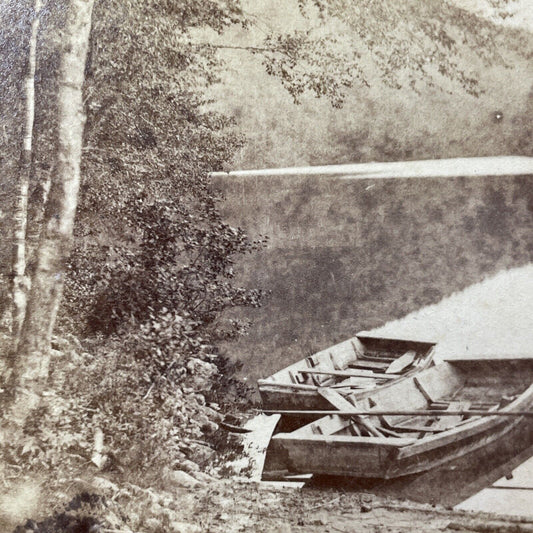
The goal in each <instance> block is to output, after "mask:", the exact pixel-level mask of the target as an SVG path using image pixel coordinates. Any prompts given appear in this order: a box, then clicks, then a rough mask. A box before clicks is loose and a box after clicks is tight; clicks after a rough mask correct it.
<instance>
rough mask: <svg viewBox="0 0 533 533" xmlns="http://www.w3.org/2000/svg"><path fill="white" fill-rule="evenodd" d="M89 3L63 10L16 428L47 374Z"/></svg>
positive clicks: (74, 193)
mask: <svg viewBox="0 0 533 533" xmlns="http://www.w3.org/2000/svg"><path fill="white" fill-rule="evenodd" d="M93 4H94V0H69V1H68V6H67V8H66V9H67V13H66V15H67V16H66V23H65V27H64V31H63V34H62V41H63V42H62V55H61V65H60V69H59V88H58V95H57V99H58V105H57V109H58V130H57V139H56V152H55V154H56V155H55V161H54V165H53V168H54V171H53V175H52V179H51V188H50V192H49V195H48V201H47V205H46V210H45V215H44V221H43V228H42V233H41V237H40V241H39V247H38V250H37V254H36V267H35V272H34V274H33V277H32V283H31V290H30V293H29V298H28V305H27V311H26V317H25V320H24V323H23V326H22V330H21V335H20V341H19V345H18V350H17V354H16V360H15V364H14V368H13V375H12V383H13V385H14V386H15V387H16V392H15V395H14V400H13V404H12V410H11V413H12V418H13V419H14V421H15V422H16V423H17V424H18V425H19V426H20V425H22V424H23V422H24V420H25V418H26V417H27V415H28V414H29V412H30V411H31V409H33V408H34V407H36V406H37V405H38V403H39V400H40V393H41V391H42V387H43V385H44V383H45V381H46V377H47V376H48V366H49V361H50V342H51V336H52V330H53V328H54V324H55V319H56V315H57V310H58V307H59V303H60V300H61V294H62V290H63V281H64V275H65V265H66V261H67V259H68V256H69V253H70V249H71V245H72V233H73V228H74V216H75V213H76V207H77V202H78V189H79V183H80V161H81V148H82V135H83V128H84V124H85V115H84V112H83V100H82V86H83V82H84V69H85V60H86V56H87V47H88V43H89V33H90V28H91V14H92V8H93Z"/></svg>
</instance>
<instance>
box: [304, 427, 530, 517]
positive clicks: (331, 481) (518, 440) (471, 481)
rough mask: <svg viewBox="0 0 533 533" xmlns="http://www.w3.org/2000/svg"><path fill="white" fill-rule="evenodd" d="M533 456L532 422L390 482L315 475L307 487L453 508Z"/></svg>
mask: <svg viewBox="0 0 533 533" xmlns="http://www.w3.org/2000/svg"><path fill="white" fill-rule="evenodd" d="M531 456H533V422H531V421H530V422H527V423H524V425H522V426H521V427H519V428H518V429H517V430H514V431H513V432H511V433H509V434H508V435H507V436H506V438H505V441H503V442H502V441H501V440H500V441H499V442H497V443H494V444H493V445H491V446H488V447H487V448H485V449H483V450H482V451H477V452H472V453H470V454H468V455H465V456H464V457H461V458H459V459H456V460H454V461H451V462H449V463H447V464H446V465H444V466H442V467H441V468H438V469H434V470H431V471H429V472H425V473H421V474H414V475H411V476H405V477H401V478H397V479H391V480H379V479H359V478H350V477H342V476H324V475H320V476H316V475H315V476H313V477H312V478H311V480H310V481H309V482H307V483H306V485H305V487H309V488H311V487H312V488H332V487H335V488H336V489H338V490H345V491H354V492H358V491H364V492H370V493H373V494H376V495H379V496H389V497H392V498H395V499H409V500H413V501H417V502H422V503H430V504H441V505H445V506H449V507H452V506H454V505H457V504H458V503H460V502H462V501H464V500H465V499H466V498H469V497H470V496H472V495H473V494H476V493H477V492H479V491H480V490H482V489H483V488H486V487H489V486H490V485H492V484H493V483H494V482H495V481H497V480H498V479H499V478H501V477H504V476H507V475H510V473H511V472H512V471H513V469H515V468H516V467H517V466H519V465H520V464H521V463H523V462H524V461H526V460H527V459H528V458H529V457H531Z"/></svg>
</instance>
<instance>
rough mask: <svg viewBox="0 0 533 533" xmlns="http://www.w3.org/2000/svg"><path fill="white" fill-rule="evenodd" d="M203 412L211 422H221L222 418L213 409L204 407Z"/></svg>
mask: <svg viewBox="0 0 533 533" xmlns="http://www.w3.org/2000/svg"><path fill="white" fill-rule="evenodd" d="M210 405H213V404H210ZM203 411H204V412H205V414H206V415H207V416H208V417H209V418H210V419H211V420H214V421H215V422H221V421H222V420H223V418H224V417H223V416H222V415H221V414H220V413H219V412H218V411H215V409H212V408H211V407H205V408H204V409H203Z"/></svg>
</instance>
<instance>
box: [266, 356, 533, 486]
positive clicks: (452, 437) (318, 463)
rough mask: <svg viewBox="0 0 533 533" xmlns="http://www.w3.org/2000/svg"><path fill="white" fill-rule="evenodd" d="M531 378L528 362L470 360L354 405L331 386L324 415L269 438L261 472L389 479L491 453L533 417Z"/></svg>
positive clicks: (532, 362) (433, 369) (382, 390)
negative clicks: (477, 453) (291, 430)
mask: <svg viewBox="0 0 533 533" xmlns="http://www.w3.org/2000/svg"><path fill="white" fill-rule="evenodd" d="M532 381H533V360H532V359H530V360H523V359H522V360H499V361H472V360H470V361H456V362H451V361H450V362H444V363H441V364H439V365H436V366H433V367H431V368H428V369H426V370H423V371H422V372H420V373H418V374H416V375H413V376H410V377H408V378H406V379H404V380H402V381H397V382H395V383H394V384H392V385H391V386H390V387H387V388H376V389H375V390H374V391H373V392H372V394H370V395H368V396H367V397H366V398H365V399H364V400H362V401H358V402H350V401H348V400H347V399H346V398H344V397H342V396H340V395H339V394H338V393H337V392H336V391H335V390H334V389H329V392H328V393H327V396H328V398H329V400H330V411H329V413H330V414H327V415H326V416H323V417H322V418H319V419H317V420H315V421H314V422H312V423H310V424H307V425H305V426H303V427H300V428H299V429H297V430H295V431H293V432H291V433H278V434H277V435H274V436H273V437H272V439H271V443H270V445H269V448H268V450H267V460H266V462H265V471H268V472H273V471H278V472H288V473H293V474H303V473H305V474H307V473H313V474H326V475H341V476H356V477H362V478H381V479H390V478H395V477H400V476H405V475H408V474H415V473H419V472H424V471H427V470H431V469H433V468H436V467H439V466H441V465H443V464H444V463H446V462H448V461H451V460H453V459H456V458H459V457H462V456H464V455H466V454H469V453H471V452H479V451H480V450H482V449H483V448H485V447H488V446H489V445H490V446H491V448H494V447H496V448H497V447H498V445H499V443H498V441H499V440H500V439H502V440H503V442H502V444H503V443H505V437H506V435H508V434H509V433H510V432H511V431H512V430H513V429H517V428H518V425H520V424H523V423H524V419H525V418H526V417H528V419H529V420H532V419H531V416H532V415H533V411H532V406H533V385H532ZM335 409H337V411H335ZM285 414H287V413H285ZM321 414H325V413H324V412H323V413H321ZM530 435H531V433H530Z"/></svg>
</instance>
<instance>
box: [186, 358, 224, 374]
mask: <svg viewBox="0 0 533 533" xmlns="http://www.w3.org/2000/svg"><path fill="white" fill-rule="evenodd" d="M187 370H188V371H189V372H190V373H191V374H192V375H194V376H198V377H202V378H206V379H209V378H210V377H212V376H213V375H215V374H217V373H218V368H217V367H216V365H214V364H213V363H208V362H207V361H202V360H201V359H197V358H195V357H193V358H191V359H189V361H188V362H187Z"/></svg>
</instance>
